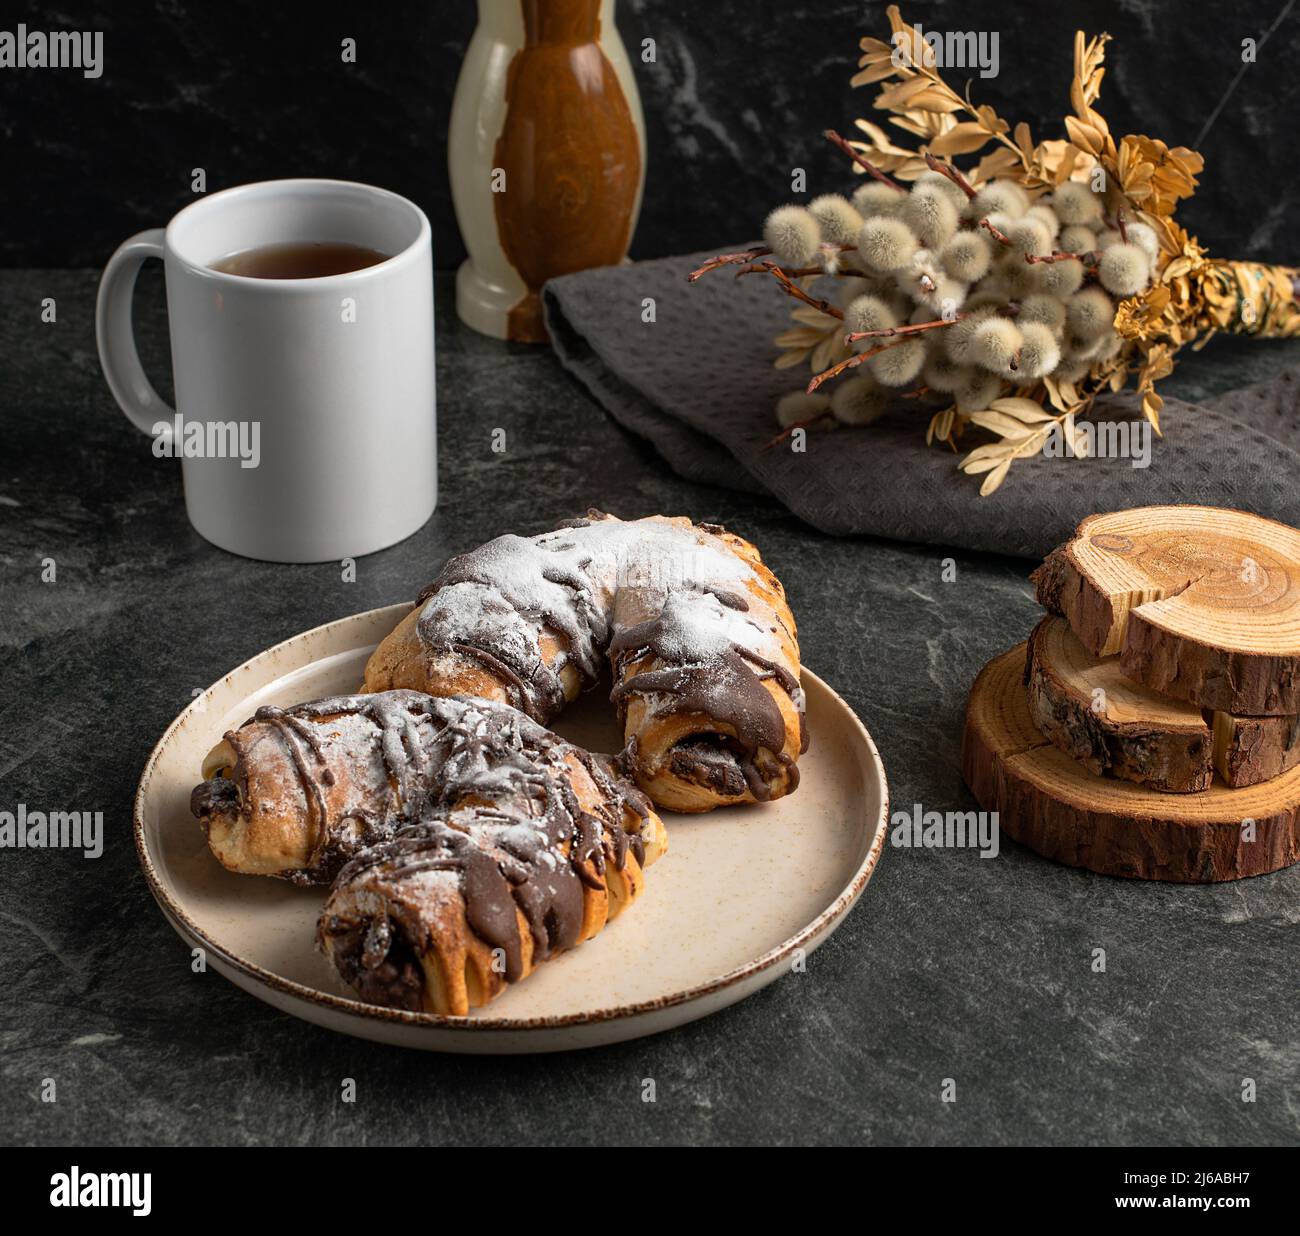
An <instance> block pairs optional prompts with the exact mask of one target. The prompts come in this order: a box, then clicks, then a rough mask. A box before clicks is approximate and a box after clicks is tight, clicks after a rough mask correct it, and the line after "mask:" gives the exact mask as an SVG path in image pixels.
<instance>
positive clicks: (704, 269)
mask: <svg viewBox="0 0 1300 1236" xmlns="http://www.w3.org/2000/svg"><path fill="white" fill-rule="evenodd" d="M771 252H772V250H771V249H769V248H767V246H766V245H757V246H755V247H754V248H753V249H746V250H745V251H744V253H719V254H718V256H717V257H711V258H710V259H709V260H708V261H707V262H705V263H704V265H703V266H700V267H697V268H696V269H695V270H693V271H691V273H690V274H689V275H687V276H686V282H687V283H694V282H695V281H696V280H697V279H698V278H699V277H700V276H701V275H707V274H708V273H709V271H711V270H717V269H718V267H719V266H743V265H744V264H745V263H746V262H752V261H753V260H754V259H755V258H761V257H766V256H767V255H768V254H769V253H771Z"/></svg>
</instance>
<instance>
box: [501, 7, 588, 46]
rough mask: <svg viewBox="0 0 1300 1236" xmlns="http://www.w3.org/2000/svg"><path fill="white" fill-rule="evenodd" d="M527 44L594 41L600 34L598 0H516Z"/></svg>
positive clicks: (563, 43) (572, 43) (565, 43)
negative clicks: (522, 19) (521, 14)
mask: <svg viewBox="0 0 1300 1236" xmlns="http://www.w3.org/2000/svg"><path fill="white" fill-rule="evenodd" d="M519 2H520V5H521V6H522V8H523V13H524V39H525V42H526V43H527V45H528V46H529V47H536V46H538V45H539V44H542V43H558V44H560V45H562V46H568V47H572V46H574V45H576V44H579V43H594V42H595V41H596V39H597V36H598V35H599V34H600V9H601V0H519Z"/></svg>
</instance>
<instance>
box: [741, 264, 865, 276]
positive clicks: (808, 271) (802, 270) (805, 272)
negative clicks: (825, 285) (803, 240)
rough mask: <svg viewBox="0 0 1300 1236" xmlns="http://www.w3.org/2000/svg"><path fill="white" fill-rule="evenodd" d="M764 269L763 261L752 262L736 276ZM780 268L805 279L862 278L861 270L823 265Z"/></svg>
mask: <svg viewBox="0 0 1300 1236" xmlns="http://www.w3.org/2000/svg"><path fill="white" fill-rule="evenodd" d="M766 269H767V266H766V265H765V264H764V263H762V262H754V263H752V264H751V265H749V266H742V267H741V268H740V269H739V270H738V271H736V278H737V279H739V278H740V277H741V275H756V274H758V273H759V272H760V271H765V270H766ZM782 269H783V270H784V271H785V273H786V274H787V275H789V276H790V278H791V279H806V278H808V276H809V275H820V276H822V277H823V278H826V279H861V278H862V272H861V271H860V270H827V269H826V267H824V266H795V267H788V266H786V267H782Z"/></svg>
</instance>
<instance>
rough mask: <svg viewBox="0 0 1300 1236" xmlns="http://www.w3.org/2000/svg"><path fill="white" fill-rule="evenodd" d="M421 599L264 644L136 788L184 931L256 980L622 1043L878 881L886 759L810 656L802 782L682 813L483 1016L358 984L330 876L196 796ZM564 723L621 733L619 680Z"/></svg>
mask: <svg viewBox="0 0 1300 1236" xmlns="http://www.w3.org/2000/svg"><path fill="white" fill-rule="evenodd" d="M408 609H409V607H408V606H405V605H394V606H389V607H388V608H386V609H376V610H371V611H370V612H369V613H365V614H357V615H355V616H354V617H352V618H343V619H340V620H339V621H338V622H331V623H329V624H327V625H326V626H323V627H317V628H316V629H315V630H314V631H306V632H304V633H303V634H301V635H296V636H294V637H293V639H290V640H286V641H285V642H284V643H283V644H277V645H276V646H275V647H274V648H270V649H268V650H267V651H266V652H263V653H261V654H259V655H258V656H256V657H254V658H253V659H252V660H251V661H248V662H246V663H245V664H243V665H241V666H240V667H239V668H238V669H237V670H234V671H233V672H232V673H230V674H227V675H226V677H225V678H223V679H222V680H221V681H220V682H218V683H216V684H215V685H213V686H212V687H209V688H208V690H207V691H205V692H204V693H203V694H202V695H201V696H199V697H198V698H196V699H195V701H194V702H193V703H192V704H191V705H190V706H189V707H188V708H186V709H185V711H184V712H183V713H181V715H180V716H179V717H177V718H176V720H175V721H173V722H172V724H171V725H170V726H169V727H168V730H167V732H166V733H165V734H164V735H163V737H162V739H161V741H160V742H159V743H158V745H157V747H155V748H154V751H153V754H152V755H151V756H150V757H149V762H148V763H147V764H146V765H145V770H144V775H143V776H142V777H141V778H140V788H139V791H138V792H137V794H136V800H135V842H136V849H137V850H138V852H139V856H140V865H141V867H142V868H143V869H144V874H145V878H146V879H147V880H148V881H149V887H150V889H151V890H152V891H153V895H154V897H155V898H156V899H157V901H158V904H159V905H160V906H161V907H162V910H163V913H164V914H165V915H166V916H167V918H168V920H169V921H170V922H171V924H172V926H173V927H174V928H175V929H176V930H177V932H179V933H180V935H181V937H182V938H183V939H184V940H186V941H187V942H188V943H189V944H190V945H191V946H192V947H197V948H202V949H204V950H205V952H206V954H207V959H208V964H209V965H211V966H212V967H213V968H214V969H216V970H218V971H220V972H221V973H222V974H224V975H225V976H226V977H227V978H229V979H230V980H231V981H232V982H234V983H237V984H238V985H239V986H240V987H242V988H244V990H245V991H249V992H251V993H252V994H253V995H255V996H257V997H258V998H260V999H262V1000H265V1001H267V1002H268V1003H270V1004H273V1005H275V1007H276V1008H279V1009H283V1010H284V1011H285V1012H288V1013H292V1014H294V1015H295V1016H296V1017H302V1018H305V1019H306V1020H307V1021H311V1022H315V1023H317V1024H318V1025H322V1026H328V1027H329V1028H330V1029H333V1030H341V1031H343V1032H345V1033H347V1034H355V1035H359V1036H361V1037H362V1038H367V1039H377V1040H379V1041H381V1042H385V1043H395V1044H399V1045H401V1046H405V1047H422V1048H426V1049H429V1050H433V1051H461V1052H532V1051H560V1050H564V1049H566V1048H572V1047H589V1046H595V1045H598V1044H602V1043H613V1042H617V1041H619V1040H621V1039H630V1038H636V1037H638V1036H640V1035H643V1034H653V1033H655V1032H657V1031H659V1030H667V1029H669V1028H670V1027H672V1026H678V1025H681V1024H682V1023H683V1022H687V1021H692V1020H693V1019H695V1018H697V1017H703V1016H705V1015H706V1014H708V1013H713V1012H716V1011H717V1010H718V1009H721V1008H725V1007H726V1006H727V1005H729V1004H734V1003H735V1002H736V1001H737V1000H740V999H743V998H744V997H745V996H747V995H749V994H750V993H751V992H754V991H757V990H758V989H759V988H760V987H763V986H766V985H767V984H768V983H770V982H772V981H773V979H776V978H779V977H780V976H781V975H782V974H784V973H785V972H786V971H787V970H788V969H789V968H790V966H791V963H792V961H793V960H795V959H796V958H798V957H800V956H802V955H806V954H807V953H809V952H811V951H812V949H814V948H816V947H817V945H818V944H820V943H821V942H822V941H823V940H824V939H826V937H827V936H828V935H830V933H831V932H832V931H834V930H835V928H836V927H837V926H838V925H839V923H840V921H841V920H842V919H843V918H844V916H845V914H847V913H848V911H849V909H850V908H851V907H852V905H853V903H854V902H855V901H856V900H857V898H858V896H859V894H860V893H861V892H862V890H863V889H864V888H865V887H866V884H867V881H868V880H869V879H870V878H871V872H872V870H873V869H874V868H875V865H876V861H877V859H878V858H879V857H880V851H881V847H882V846H883V844H884V839H885V829H886V822H887V819H888V810H887V808H888V795H887V791H886V786H885V770H884V768H883V767H882V765H881V762H880V756H879V754H878V753H877V752H876V748H875V744H874V743H872V741H871V736H870V735H869V734H868V733H867V731H866V730H865V729H864V728H863V726H862V723H861V722H860V721H859V720H858V719H857V718H856V717H855V716H854V715H853V712H852V711H851V710H850V709H849V707H848V705H847V704H845V702H844V701H843V700H842V699H840V697H839V696H838V695H836V694H835V692H834V691H832V690H831V689H830V688H829V687H828V686H826V684H825V683H823V682H822V681H821V680H820V679H819V678H817V677H816V676H815V675H813V674H811V673H809V672H808V670H806V669H805V670H804V671H803V686H804V690H805V692H806V693H807V697H808V725H809V729H810V732H811V733H812V738H813V741H812V748H811V750H809V751H808V753H807V754H806V755H805V756H804V757H803V758H802V759H801V760H800V762H799V769H800V772H801V773H802V777H803V783H802V785H801V786H800V789H799V791H798V793H796V794H795V795H793V796H792V797H790V798H786V799H782V800H781V801H779V802H776V803H769V804H764V805H760V806H753V807H739V808H735V809H732V810H723V811H715V812H712V813H710V814H708V815H700V816H681V815H673V814H671V813H668V812H665V813H664V822H665V824H666V825H667V827H668V834H669V849H668V854H667V856H666V857H665V858H664V859H663V860H661V861H660V862H659V863H657V864H656V865H655V866H654V867H652V868H650V870H649V871H648V872H647V874H646V891H645V895H644V896H643V897H642V898H641V900H640V901H638V902H637V905H636V906H635V908H634V909H633V910H632V911H631V912H629V913H628V914H626V915H624V916H623V917H621V918H619V919H618V920H617V921H616V922H614V923H612V924H611V925H610V926H609V927H608V928H606V929H605V931H603V932H602V933H601V934H600V935H599V936H597V937H596V938H595V939H594V940H591V941H589V942H588V943H586V944H584V945H583V946H582V947H581V948H578V949H575V950H574V951H573V952H571V953H568V954H566V955H565V956H563V957H560V958H557V959H556V960H555V961H553V962H550V963H548V964H547V965H544V966H542V967H541V968H540V969H539V970H538V971H537V972H536V973H535V974H533V975H532V976H531V977H529V979H528V980H527V981H526V982H524V983H520V984H519V986H518V987H515V988H512V989H511V990H510V991H507V992H506V993H505V994H504V995H503V996H501V997H500V998H499V999H498V1000H496V1001H495V1002H494V1003H493V1004H491V1005H489V1006H488V1007H487V1008H486V1009H481V1010H478V1011H476V1012H475V1013H474V1014H472V1015H471V1016H469V1017H436V1016H434V1015H432V1014H424V1013H405V1012H401V1011H397V1010H392V1009H385V1008H379V1007H376V1006H374V1005H370V1004H363V1003H361V1002H360V1001H358V1000H356V999H355V998H353V997H352V995H351V994H350V992H349V989H348V988H347V987H346V986H345V985H344V984H343V983H342V982H341V981H340V980H339V979H338V977H337V976H336V975H335V974H334V972H333V971H332V970H331V968H330V967H329V966H328V965H326V963H325V961H324V959H323V958H322V957H321V956H320V955H319V954H318V953H317V952H316V950H315V947H314V945H313V935H314V929H315V923H316V915H317V912H318V910H319V908H320V905H321V902H322V900H323V897H324V893H323V891H322V890H313V889H300V888H295V887H293V886H292V885H289V884H285V883H282V882H280V881H278V880H267V879H259V878H256V877H251V876H238V875H233V874H231V873H230V872H228V871H226V870H225V869H224V868H222V867H221V866H220V865H219V864H218V863H217V862H216V860H215V859H214V858H213V857H212V856H211V855H210V854H209V853H208V850H207V846H206V844H205V842H204V838H203V833H202V830H201V829H200V828H199V826H198V824H197V822H196V821H195V820H194V819H193V817H192V816H191V815H190V812H189V797H190V790H191V788H192V787H193V786H194V784H195V782H196V781H197V780H198V779H199V766H200V763H201V762H202V760H203V757H204V755H206V754H207V752H208V750H209V748H210V747H212V745H213V744H214V743H216V742H217V740H218V739H219V738H220V737H221V735H222V734H223V733H224V732H225V731H226V730H227V729H231V728H233V727H234V726H237V725H239V724H240V723H241V722H243V721H244V720H246V719H247V718H248V716H249V715H250V714H251V713H252V712H253V711H254V710H255V709H256V708H258V707H260V706H261V705H263V704H280V705H284V704H293V703H298V702H301V701H303V700H309V699H313V698H316V697H318V696H322V695H332V694H335V693H337V692H340V691H352V690H355V689H356V686H357V684H358V683H359V682H360V681H361V676H362V667H363V666H364V665H365V662H366V658H367V657H368V656H369V655H370V652H371V650H372V649H373V648H374V647H375V645H376V644H377V643H378V642H379V640H380V639H381V638H382V637H383V636H384V635H386V634H387V633H388V632H389V631H390V630H392V628H393V627H394V626H396V625H397V623H398V621H399V620H400V619H401V618H402V616H403V615H404V614H405V613H406V612H407V611H408ZM556 729H557V730H559V732H560V733H562V734H563V735H564V736H565V737H566V738H569V739H571V740H572V741H575V742H578V743H581V744H583V745H585V746H587V747H590V748H593V749H596V750H614V749H616V748H617V747H618V745H619V737H618V733H617V729H616V727H615V725H614V722H613V717H612V712H611V710H610V707H609V704H608V702H607V701H606V700H603V699H601V698H600V693H599V692H592V693H590V694H588V695H587V696H586V697H585V698H584V699H583V700H582V701H581V702H579V703H578V704H576V705H575V706H574V707H573V708H572V709H570V710H569V711H568V712H567V713H566V714H565V715H564V717H563V718H562V719H561V721H560V723H559V724H558V725H557V726H556ZM809 981H812V980H809Z"/></svg>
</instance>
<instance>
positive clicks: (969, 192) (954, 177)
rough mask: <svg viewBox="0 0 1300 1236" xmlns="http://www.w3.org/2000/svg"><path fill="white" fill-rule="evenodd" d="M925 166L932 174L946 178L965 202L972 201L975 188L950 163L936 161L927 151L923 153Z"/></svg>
mask: <svg viewBox="0 0 1300 1236" xmlns="http://www.w3.org/2000/svg"><path fill="white" fill-rule="evenodd" d="M925 165H926V167H928V168H929V169H930V170H931V171H932V172H938V173H939V174H940V175H943V176H947V177H948V179H949V180H951V181H952V183H953V184H955V185H956V186H957V188H959V189H960V190H961V191H962V192H963V193H964V194H965V195H966V200H967V201H972V200H974V197H975V186H974V185H972V184H971V182H970V181H969V180H967V179H966V177H965V176H963V175H962V174H961V173H960V172H959V171H958V170H957V169H956V168H955V167H953V165H952V164H951V163H946V162H944V161H942V160H940V159H936V158H935V157H934V155H932V154H931V153H930V152H929V151H928V150H927V151H926V152H925Z"/></svg>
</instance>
